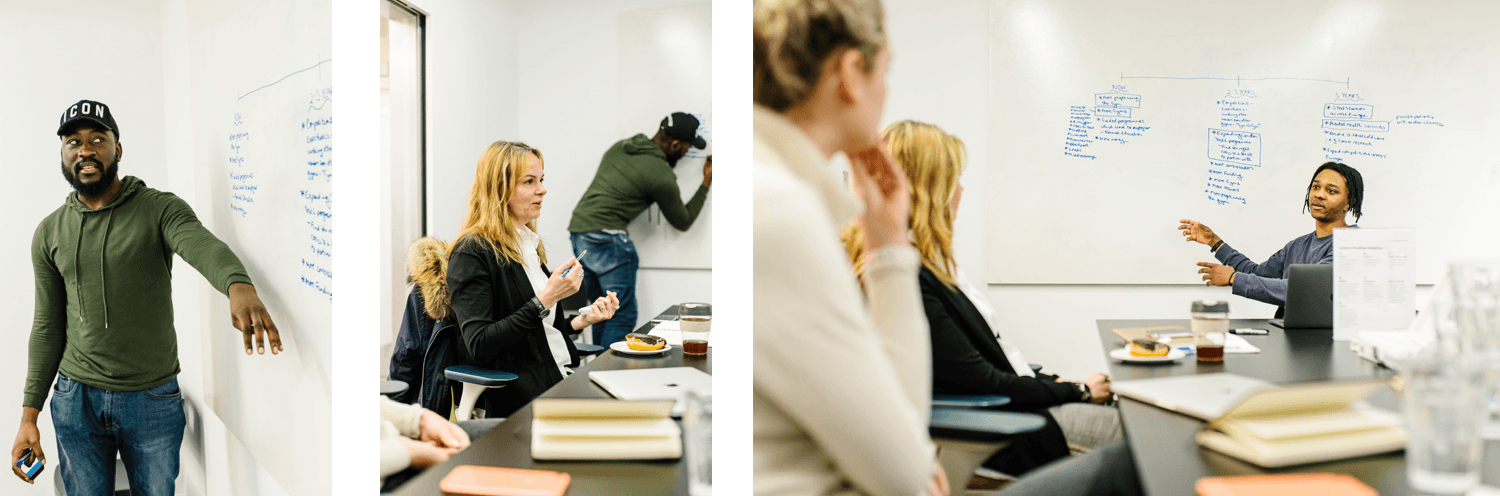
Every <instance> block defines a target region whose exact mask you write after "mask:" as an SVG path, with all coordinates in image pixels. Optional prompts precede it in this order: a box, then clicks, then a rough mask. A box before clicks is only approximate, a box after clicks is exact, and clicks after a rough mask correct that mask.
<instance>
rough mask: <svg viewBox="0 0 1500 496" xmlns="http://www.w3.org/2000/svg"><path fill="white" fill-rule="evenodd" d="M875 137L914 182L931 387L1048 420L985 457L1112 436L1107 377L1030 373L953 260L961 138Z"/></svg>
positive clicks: (897, 132)
mask: <svg viewBox="0 0 1500 496" xmlns="http://www.w3.org/2000/svg"><path fill="white" fill-rule="evenodd" d="M881 138H882V139H883V140H884V142H885V144H886V146H887V147H888V148H889V150H890V152H891V155H892V156H893V157H895V159H896V162H898V163H899V164H900V166H901V169H902V171H903V172H905V174H906V176H907V179H908V180H909V181H910V182H911V205H912V209H911V241H912V244H913V245H914V246H916V247H917V251H918V252H920V254H921V258H922V269H921V273H920V275H919V278H918V280H919V283H920V288H921V291H922V306H923V310H924V311H925V312H926V316H927V323H928V327H929V328H930V329H931V333H930V335H931V339H932V348H931V349H932V392H933V394H962V395H974V394H994V395H1004V396H1008V397H1010V399H1011V403H1010V404H1009V405H1006V406H1004V407H1002V408H1003V409H1006V410H1013V411H1026V412H1034V413H1038V414H1041V415H1042V416H1044V417H1046V418H1047V421H1048V425H1047V427H1045V428H1043V429H1042V430H1041V431H1039V432H1036V433H1034V434H1031V435H1028V436H1025V437H1023V438H1022V439H1020V440H1018V441H1016V442H1013V443H1011V444H1010V445H1009V446H1008V447H1007V448H1006V449H1005V450H1002V451H1001V452H1000V453H998V454H997V455H996V456H995V457H993V458H991V459H990V460H989V461H987V462H986V463H985V466H986V467H989V468H991V469H994V470H998V471H1000V472H1003V473H1005V474H1009V475H1020V474H1022V473H1025V472H1027V471H1029V470H1031V469H1033V468H1036V467H1039V466H1041V465H1043V464H1046V463H1048V462H1051V461H1053V460H1057V459H1059V458H1062V457H1065V456H1067V455H1068V454H1069V452H1070V450H1069V446H1068V444H1069V441H1072V442H1073V444H1074V445H1075V446H1078V447H1079V448H1083V449H1088V448H1093V447H1096V446H1100V445H1103V444H1105V443H1107V442H1109V441H1112V440H1114V439H1116V438H1119V437H1120V433H1121V430H1120V427H1119V415H1118V413H1117V412H1116V411H1115V410H1114V409H1112V408H1106V407H1100V406H1097V404H1099V403H1103V402H1105V401H1107V400H1108V399H1109V398H1110V397H1111V393H1110V391H1109V378H1108V376H1106V375H1104V374H1094V375H1093V376H1091V377H1090V378H1089V379H1088V380H1086V381H1083V382H1069V381H1066V380H1063V379H1061V378H1059V377H1057V376H1054V375H1049V374H1042V373H1037V372H1033V371H1032V370H1031V368H1030V366H1029V365H1028V364H1027V363H1026V361H1025V359H1024V357H1022V356H1021V353H1020V350H1017V349H1015V347H1014V346H1011V345H1009V343H1006V342H1004V340H1003V339H1001V336H1000V335H999V334H998V333H997V332H995V330H994V329H993V328H992V326H991V325H990V322H989V319H990V318H992V317H990V318H987V317H986V314H987V313H988V314H991V315H993V310H992V309H991V308H990V305H989V302H988V301H987V300H986V299H985V297H984V295H983V294H982V292H981V290H980V289H979V288H977V287H975V286H974V285H973V284H971V283H969V281H968V279H967V278H966V277H964V275H963V273H962V271H960V270H959V269H958V266H957V264H956V263H955V262H954V260H953V219H954V217H955V216H956V214H957V211H958V203H959V200H960V199H961V198H962V196H963V187H962V185H960V184H959V181H958V178H959V175H960V174H962V172H963V169H964V166H965V161H966V156H965V150H964V145H963V142H962V141H960V140H959V139H958V138H955V137H953V136H952V135H949V134H948V133H946V132H944V131H943V130H942V129H940V128H938V127H937V126H934V125H931V124H925V123H920V122H914V121H901V122H896V123H893V124H891V125H890V126H888V127H886V128H885V130H884V131H882V132H881ZM862 235H863V233H862V232H861V231H860V229H859V228H858V227H857V226H856V227H850V228H849V229H848V230H846V231H845V234H844V241H845V248H846V249H848V250H849V252H850V257H851V259H852V260H853V261H854V264H855V271H856V272H857V273H860V274H863V271H864V267H863V266H862V265H863V261H864V256H863V255H864V254H863V253H862V251H861V250H860V246H862V244H863V243H862V242H861V241H860V238H861V236H862ZM981 306H982V307H983V308H982V309H981V308H980V307H981ZM1090 403H1093V404H1095V405H1090Z"/></svg>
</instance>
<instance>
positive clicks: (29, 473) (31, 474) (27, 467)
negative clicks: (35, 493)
mask: <svg viewBox="0 0 1500 496" xmlns="http://www.w3.org/2000/svg"><path fill="white" fill-rule="evenodd" d="M16 466H17V467H21V471H22V472H25V473H26V478H27V479H31V480H36V476H38V475H41V473H42V469H44V468H47V462H45V461H43V460H42V459H41V458H37V457H36V456H33V454H32V453H31V448H26V449H23V450H21V459H20V460H16Z"/></svg>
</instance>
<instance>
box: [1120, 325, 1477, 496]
mask: <svg viewBox="0 0 1500 496" xmlns="http://www.w3.org/2000/svg"><path fill="white" fill-rule="evenodd" d="M1097 325H1098V328H1099V340H1100V342H1101V343H1102V344H1103V347H1104V352H1105V358H1106V360H1108V361H1109V374H1110V376H1111V380H1113V381H1116V382H1118V381H1124V380H1130V379H1148V378H1153V377H1169V376H1179V375H1189V374H1213V373H1219V372H1228V373H1233V374H1239V375H1243V376H1248V377H1254V378H1258V379H1261V380H1264V381H1267V382H1271V383H1273V384H1277V385H1287V384H1297V383H1305V382H1320V381H1337V380H1353V379H1370V378H1381V379H1386V378H1391V377H1393V376H1395V375H1396V373H1395V371H1392V370H1391V369H1388V368H1385V367H1382V366H1380V365H1377V364H1375V363H1373V362H1370V361H1368V360H1365V359H1362V358H1360V357H1359V356H1357V355H1355V354H1354V353H1353V352H1352V351H1350V350H1349V343H1348V342H1347V341H1337V342H1336V341H1334V340H1333V330H1332V329H1293V330H1290V331H1288V330H1283V329H1281V328H1278V327H1274V326H1271V325H1269V324H1268V323H1267V321H1266V320H1265V319H1243V320H1242V319H1234V320H1231V321H1230V323H1229V328H1231V329H1240V328H1255V329H1266V330H1268V331H1270V334H1268V335H1265V336H1254V335H1246V336H1241V337H1244V338H1245V340H1246V341H1248V342H1249V343H1250V344H1252V345H1255V346H1256V347H1257V348H1260V350H1261V351H1260V353H1250V354H1226V355H1225V356H1224V361H1223V362H1221V363H1199V362H1198V361H1197V358H1196V356H1194V355H1191V354H1190V355H1188V356H1186V357H1183V358H1182V359H1179V360H1177V361H1175V362H1171V363H1158V364H1140V363H1127V362H1123V361H1120V360H1116V359H1113V358H1109V356H1108V353H1109V351H1110V350H1114V349H1118V348H1121V347H1123V346H1124V339H1122V338H1120V336H1119V335H1117V334H1115V333H1114V331H1112V329H1122V328H1137V327H1162V326H1178V327H1181V328H1182V329H1183V331H1187V330H1188V329H1189V321H1188V319H1158V320H1098V321H1097ZM1369 401H1370V403H1371V404H1372V405H1375V406H1378V407H1381V408H1385V409H1389V410H1392V411H1397V412H1399V411H1401V397H1400V395H1399V393H1396V392H1393V391H1392V390H1391V389H1389V388H1386V389H1384V390H1382V391H1381V392H1380V393H1379V394H1376V395H1375V396H1373V397H1371V398H1370V400H1369ZM1119 407H1120V416H1121V419H1122V420H1123V422H1124V424H1125V435H1126V437H1127V438H1128V439H1129V442H1130V450H1131V454H1132V455H1134V458H1135V464H1136V470H1137V472H1138V474H1139V476H1140V479H1141V488H1142V489H1143V490H1144V491H1145V494H1149V495H1190V494H1196V491H1195V490H1194V488H1193V487H1194V484H1195V483H1196V482H1197V481H1198V479H1200V478H1203V477H1209V476H1220V475H1255V474H1272V473H1298V472H1334V473H1343V474H1349V475H1352V476H1354V477H1355V478H1357V479H1359V480H1360V481H1363V482H1364V483H1365V484H1368V485H1369V486H1370V487H1372V488H1374V489H1375V490H1376V491H1379V492H1380V494H1390V495H1406V494H1421V493H1420V492H1418V491H1416V490H1414V489H1412V488H1411V486H1409V485H1408V484H1407V482H1406V460H1405V457H1404V456H1403V453H1402V452H1399V451H1398V452H1393V453H1386V454H1380V455H1372V456H1363V457H1357V458H1351V459H1346V460H1337V461H1331V462H1323V463H1313V464H1307V465H1298V466H1293V467H1285V468H1280V469H1263V468H1260V467H1256V466H1255V465H1251V464H1250V463H1247V462H1243V461H1240V460H1239V459H1236V458H1233V457H1230V456H1228V455H1224V454H1221V453H1219V452H1216V451H1213V450H1209V449H1207V448H1202V447H1199V446H1198V444H1197V443H1196V442H1195V441H1194V439H1193V436H1194V434H1195V433H1197V432H1198V431H1199V430H1200V429H1202V428H1203V426H1204V424H1205V423H1206V422H1204V421H1202V420H1198V419H1197V418H1193V417H1189V416H1187V415H1183V414H1179V413H1176V412H1173V411H1170V410H1165V409H1162V408H1158V407H1156V406H1155V405H1151V404H1148V403H1143V402H1140V401H1135V400H1132V399H1129V398H1121V399H1120V403H1119ZM1483 449H1484V459H1483V462H1482V463H1483V467H1482V472H1483V475H1482V476H1481V483H1482V484H1486V485H1490V486H1500V441H1486V442H1485V444H1484V448H1483Z"/></svg>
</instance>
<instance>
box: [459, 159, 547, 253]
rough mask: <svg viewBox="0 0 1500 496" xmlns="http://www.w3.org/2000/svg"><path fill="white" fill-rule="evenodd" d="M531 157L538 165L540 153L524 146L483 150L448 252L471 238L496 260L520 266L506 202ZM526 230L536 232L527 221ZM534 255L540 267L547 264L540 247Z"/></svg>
mask: <svg viewBox="0 0 1500 496" xmlns="http://www.w3.org/2000/svg"><path fill="white" fill-rule="evenodd" d="M531 155H535V156H536V160H537V163H538V164H540V163H542V151H541V150H538V149H535V148H532V147H530V146H527V145H526V144H525V143H520V142H512V141H496V142H494V143H491V144H490V146H489V148H485V149H484V154H483V155H480V156H479V164H478V165H476V166H475V167H474V186H473V187H472V188H470V189H469V211H468V213H467V214H466V215H465V216H464V223H463V227H461V228H459V230H458V238H457V239H456V240H455V241H454V243H453V245H452V247H451V248H450V252H451V250H452V249H456V248H457V247H458V246H459V245H460V244H462V243H463V241H464V238H466V237H469V236H473V237H475V238H476V239H477V240H482V241H484V242H485V243H486V244H488V245H489V247H490V249H491V250H494V251H495V256H496V258H497V259H498V258H499V257H502V256H503V257H505V259H507V260H510V261H511V262H514V263H518V264H519V263H524V262H523V260H522V259H521V236H520V234H518V233H517V232H516V229H517V226H516V217H515V215H512V214H511V212H510V198H511V196H513V195H515V194H516V185H517V184H520V183H521V178H522V177H524V176H525V175H526V168H527V166H528V164H527V162H528V160H527V157H528V156H531ZM526 227H527V228H529V229H531V230H532V232H536V221H531V222H530V223H528V224H526ZM536 255H537V257H539V258H540V259H541V261H542V263H544V264H545V263H547V250H546V249H545V248H543V247H542V245H541V244H540V243H538V244H537V246H536Z"/></svg>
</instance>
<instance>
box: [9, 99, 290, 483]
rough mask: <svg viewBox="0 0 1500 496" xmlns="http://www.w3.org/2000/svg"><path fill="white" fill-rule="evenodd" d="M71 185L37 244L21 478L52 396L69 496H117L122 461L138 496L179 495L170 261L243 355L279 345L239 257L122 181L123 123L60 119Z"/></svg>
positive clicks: (171, 205) (95, 110) (101, 114)
mask: <svg viewBox="0 0 1500 496" xmlns="http://www.w3.org/2000/svg"><path fill="white" fill-rule="evenodd" d="M57 135H58V136H59V137H60V138H61V140H62V173H63V177H64V178H66V179H67V181H68V183H69V184H71V185H72V186H73V189H74V191H75V192H74V193H70V194H68V196H67V198H66V199H65V200H64V202H63V205H62V207H59V208H58V209H57V210H56V211H54V212H52V214H51V215H48V216H47V218H45V219H42V223H41V225H39V226H37V229H36V233H35V234H34V235H33V238H32V242H31V261H32V267H33V268H34V270H35V273H36V309H35V314H34V315H33V317H32V329H31V343H30V351H29V356H30V359H29V373H28V376H27V379H26V391H25V399H24V400H23V403H22V405H23V406H22V415H21V429H20V432H19V433H18V434H17V435H16V442H15V445H14V447H13V448H12V451H11V466H12V471H13V472H15V473H16V475H17V476H18V477H20V478H21V479H22V480H24V481H26V482H28V483H32V482H34V481H33V480H31V479H30V478H28V477H26V475H25V474H24V473H23V472H21V471H20V470H19V468H17V467H15V462H16V460H18V459H19V458H20V457H21V453H22V451H23V450H25V449H28V448H29V449H30V450H31V453H32V454H33V456H35V457H37V458H43V459H45V455H43V451H42V445H41V435H40V434H39V433H38V431H37V427H36V419H37V416H38V415H39V414H40V411H41V408H42V404H43V403H44V402H45V401H46V400H47V395H48V391H47V390H48V388H49V387H53V379H54V378H56V380H57V382H56V386H55V387H53V395H52V396H53V397H52V423H53V426H54V427H55V428H56V434H57V449H58V451H59V452H60V453H62V456H61V457H59V458H60V459H61V460H62V463H60V467H58V470H61V471H62V475H63V482H64V486H66V489H67V492H68V494H112V493H113V492H114V477H113V474H114V467H115V453H116V451H118V452H119V454H120V458H121V460H123V461H124V462H125V469H126V472H127V473H128V474H129V478H130V493H131V494H141V495H155V494H160V495H171V494H173V492H174V491H175V487H174V485H175V480H176V479H177V471H178V454H179V453H180V451H181V446H182V437H183V428H184V427H185V426H186V423H187V422H186V418H185V415H184V413H183V410H182V392H181V391H180V390H179V389H178V388H177V379H176V377H177V373H178V372H180V371H181V368H180V367H179V366H178V362H177V333H176V330H175V329H174V328H173V325H172V284H171V282H172V280H171V278H172V274H171V269H172V256H173V255H174V254H175V255H179V256H181V257H182V259H183V260H185V261H187V263H188V264H190V265H192V266H193V268H195V269H198V272H199V273H201V274H203V276H204V277H205V278H207V279H208V281H209V283H210V284H211V285H213V287H214V289H217V290H219V292H221V293H225V294H227V295H228V296H229V307H230V314H231V317H232V320H233V323H234V327H236V328H237V329H239V330H240V332H241V333H243V334H244V339H245V353H246V354H250V353H252V347H251V341H252V337H253V339H254V342H255V349H256V350H258V351H259V352H260V353H261V354H264V353H265V351H266V340H267V339H268V338H269V340H270V348H271V353H272V354H276V353H279V352H280V351H281V349H282V348H281V337H280V334H279V333H278V332H277V330H276V325H275V324H274V323H273V322H272V321H271V317H270V315H269V314H268V313H267V311H266V308H265V305H264V304H262V303H261V301H260V297H259V296H257V295H256V292H255V287H254V286H252V285H251V284H250V276H249V275H248V274H246V272H245V267H244V266H243V265H242V264H240V260H239V258H238V257H236V256H235V255H234V253H233V252H231V251H230V250H229V247H228V246H226V245H225V244H224V243H223V242H222V241H219V239H218V238H216V237H214V235H213V234H212V233H210V232H208V230H207V229H205V228H204V227H203V224H201V223H199V222H198V218H197V217H196V216H195V215H194V214H193V210H192V208H190V207H189V206H188V204H187V202H184V201H182V199H180V198H178V197H177V196H176V195H173V194H171V193H167V192H164V191H159V190H155V189H152V188H149V187H147V186H146V183H145V182H143V181H141V180H140V179H137V178H135V177H131V176H126V177H125V178H123V179H121V178H120V177H118V172H119V161H120V157H121V156H122V155H123V154H124V149H123V148H122V147H121V146H120V143H119V141H118V139H119V135H120V130H119V127H118V126H117V125H116V124H115V120H114V115H113V114H112V113H111V112H110V110H109V108H108V107H107V106H105V105H104V104H102V103H99V102H94V101H89V100H83V101H80V102H78V103H77V104H74V105H73V106H71V107H69V108H68V110H66V111H64V112H63V116H62V119H61V122H60V123H59V125H58V129H57Z"/></svg>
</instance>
